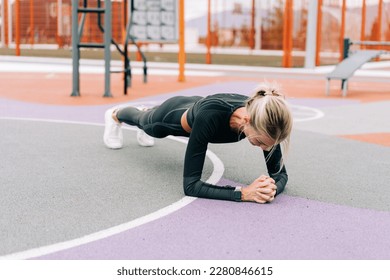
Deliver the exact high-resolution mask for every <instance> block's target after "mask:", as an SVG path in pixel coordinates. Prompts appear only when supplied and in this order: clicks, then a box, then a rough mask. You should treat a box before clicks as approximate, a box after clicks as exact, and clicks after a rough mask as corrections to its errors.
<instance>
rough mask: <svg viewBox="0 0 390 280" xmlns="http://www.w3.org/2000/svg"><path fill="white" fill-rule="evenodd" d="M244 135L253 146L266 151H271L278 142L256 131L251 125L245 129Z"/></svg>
mask: <svg viewBox="0 0 390 280" xmlns="http://www.w3.org/2000/svg"><path fill="white" fill-rule="evenodd" d="M244 133H245V135H246V137H247V138H248V141H249V142H250V143H251V144H252V145H253V146H257V147H260V148H261V149H262V150H264V151H270V150H271V149H272V147H273V146H274V145H275V144H276V141H275V140H274V139H272V138H270V137H269V136H267V135H266V134H265V133H261V132H258V131H255V129H254V128H253V127H252V126H251V125H247V126H246V127H245V130H244Z"/></svg>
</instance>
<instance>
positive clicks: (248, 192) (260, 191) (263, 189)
mask: <svg viewBox="0 0 390 280" xmlns="http://www.w3.org/2000/svg"><path fill="white" fill-rule="evenodd" d="M241 193H242V198H241V199H242V201H252V202H257V203H267V202H271V201H273V200H274V199H275V195H276V185H275V180H274V179H272V178H271V177H269V176H266V175H261V176H260V177H259V178H257V179H256V180H254V181H253V183H252V184H250V185H249V186H247V187H243V188H242V190H241Z"/></svg>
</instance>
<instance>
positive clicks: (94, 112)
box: [0, 56, 390, 260]
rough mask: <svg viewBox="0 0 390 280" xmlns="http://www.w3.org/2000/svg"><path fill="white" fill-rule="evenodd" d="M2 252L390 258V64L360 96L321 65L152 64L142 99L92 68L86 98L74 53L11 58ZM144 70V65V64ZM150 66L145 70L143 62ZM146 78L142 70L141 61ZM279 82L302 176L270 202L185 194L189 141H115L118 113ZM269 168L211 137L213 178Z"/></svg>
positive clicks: (358, 88) (2, 79) (1, 94)
mask: <svg viewBox="0 0 390 280" xmlns="http://www.w3.org/2000/svg"><path fill="white" fill-rule="evenodd" d="M0 59H1V63H0V71H1V74H0V126H1V131H2V137H1V138H0V147H1V155H2V160H1V162H0V167H1V176H0V180H1V184H0V197H1V201H2V203H0V207H1V209H0V211H1V213H2V215H1V216H0V229H1V230H0V239H1V240H3V241H2V242H1V243H0V256H1V259H45V260H51V259H56V260H58V259H72V260H78V259H115V260H118V259H119V260H121V259H123V260H125V259H126V260H132V259H134V260H135V259H137V260H139V259H147V260H157V259H158V260H164V259H167V260H172V259H186V260H190V259H197V260H202V259H205V260H206V259H207V260H210V259H218V260H225V259H241V260H247V259H248V260H253V259H257V260H261V259H275V260H278V259H283V260H286V259H287V260H291V259H292V260H294V259H303V260H309V259H346V260H350V259H352V260H360V259H365V260H367V259H368V260H377V259H389V258H390V250H389V248H390V237H389V234H388V232H389V231H390V203H389V201H390V188H389V179H390V175H389V170H390V149H389V147H390V122H389V117H390V114H389V109H390V72H389V69H390V66H389V64H388V62H373V63H369V64H368V65H367V67H364V68H363V69H362V70H359V71H357V72H356V74H355V76H354V77H353V78H352V79H351V80H350V82H349V85H348V86H349V89H348V95H347V97H342V96H341V90H340V83H339V82H337V81H332V83H331V88H330V96H326V95H325V84H326V80H325V78H324V77H325V75H326V73H328V72H330V71H331V69H332V67H318V68H316V69H315V70H302V69H276V68H259V67H256V68H252V67H233V66H231V67H230V66H229V67H227V66H210V65H208V66H205V67H204V66H200V65H192V66H191V65H188V66H187V68H186V82H184V83H179V82H177V69H176V68H175V65H173V64H166V65H162V64H155V65H154V64H153V63H151V64H150V66H149V67H150V75H149V81H148V83H147V84H144V83H142V76H141V75H140V74H136V75H135V76H134V80H133V85H132V87H131V88H130V89H129V92H128V95H127V96H124V95H123V94H122V87H123V86H122V85H123V81H122V79H121V75H115V74H113V75H112V94H113V96H114V97H113V98H103V97H102V95H103V87H104V81H103V72H102V70H101V67H100V66H97V65H96V64H98V63H95V62H94V61H90V62H82V63H81V73H82V74H81V79H80V81H81V87H80V88H81V91H80V92H81V97H70V93H71V61H70V60H66V59H64V60H62V59H42V58H39V59H38V58H16V57H7V56H2V57H0ZM135 65H137V64H135ZM135 71H137V69H135ZM139 73H141V70H140V69H139ZM264 80H267V81H271V82H272V81H275V82H277V83H279V84H280V85H281V87H282V89H283V91H284V92H285V93H286V95H287V98H288V101H289V102H290V104H291V106H292V111H293V114H294V121H295V123H294V130H293V135H292V141H291V147H290V153H289V156H288V159H287V163H286V167H287V170H288V174H289V182H288V184H287V187H286V189H285V191H284V193H282V194H280V195H279V196H277V198H276V199H275V201H273V202H272V203H270V204H265V205H260V204H255V203H235V202H228V201H218V200H208V199H200V198H192V197H185V196H184V193H183V190H182V167H183V159H184V152H185V145H186V142H185V139H182V138H166V139H158V140H157V141H156V145H155V146H154V147H152V148H144V147H140V146H138V144H137V142H136V139H135V135H136V131H135V130H134V129H133V128H131V127H126V129H125V130H124V137H125V146H124V148H123V149H121V150H110V149H108V148H106V147H105V146H104V144H103V140H102V136H103V130H104V112H105V111H106V109H108V108H110V107H112V106H113V105H117V104H133V105H140V104H143V105H148V106H153V105H156V104H159V103H161V102H162V101H163V100H165V99H167V98H168V97H170V96H173V95H204V96H206V95H209V94H213V93H220V92H224V93H229V92H237V93H243V94H249V92H250V90H251V89H252V88H253V87H254V86H255V85H256V84H257V83H258V82H262V81H264ZM263 173H266V169H265V163H264V159H263V155H262V151H261V150H260V149H258V148H255V147H253V146H251V145H250V144H249V143H248V141H245V140H244V141H241V142H239V143H237V144H224V145H210V146H209V154H208V157H207V161H206V164H205V171H204V177H205V178H204V179H205V180H208V181H209V182H212V183H217V182H223V183H224V184H226V183H229V184H231V185H233V186H236V185H246V184H249V183H250V182H252V181H253V179H254V178H257V177H258V176H259V175H261V174H263Z"/></svg>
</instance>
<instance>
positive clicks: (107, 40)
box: [103, 0, 112, 97]
mask: <svg viewBox="0 0 390 280" xmlns="http://www.w3.org/2000/svg"><path fill="white" fill-rule="evenodd" d="M104 6H105V13H104V65H105V75H104V96H103V97H112V94H111V81H110V71H111V38H112V35H111V33H112V31H111V29H112V28H111V18H112V15H111V12H112V9H111V0H105V1H104Z"/></svg>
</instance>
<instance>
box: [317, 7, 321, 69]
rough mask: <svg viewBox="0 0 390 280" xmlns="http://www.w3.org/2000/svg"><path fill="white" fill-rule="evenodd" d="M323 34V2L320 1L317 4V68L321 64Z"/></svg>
mask: <svg viewBox="0 0 390 280" xmlns="http://www.w3.org/2000/svg"><path fill="white" fill-rule="evenodd" d="M321 32H322V0H318V4H317V39H316V66H318V65H320V64H321V57H320V51H321V40H322V36H321Z"/></svg>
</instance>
